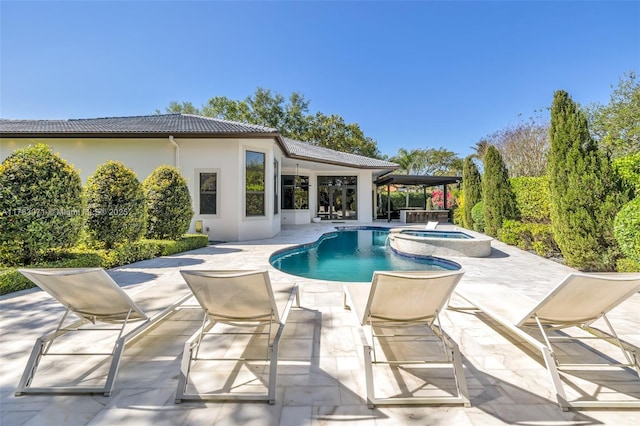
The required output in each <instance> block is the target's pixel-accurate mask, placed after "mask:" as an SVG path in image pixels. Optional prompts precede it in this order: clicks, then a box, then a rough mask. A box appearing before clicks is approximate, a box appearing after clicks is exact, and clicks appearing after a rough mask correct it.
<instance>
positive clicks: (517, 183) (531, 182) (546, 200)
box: [510, 176, 551, 223]
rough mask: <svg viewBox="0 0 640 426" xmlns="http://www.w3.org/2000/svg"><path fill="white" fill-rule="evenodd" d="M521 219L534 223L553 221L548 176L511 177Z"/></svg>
mask: <svg viewBox="0 0 640 426" xmlns="http://www.w3.org/2000/svg"><path fill="white" fill-rule="evenodd" d="M510 182H511V188H512V190H513V193H514V194H515V197H516V205H517V209H518V212H519V213H520V220H522V221H523V222H533V223H551V216H550V211H549V209H550V206H551V199H550V197H549V183H548V181H547V177H546V176H540V177H516V178H511V180H510Z"/></svg>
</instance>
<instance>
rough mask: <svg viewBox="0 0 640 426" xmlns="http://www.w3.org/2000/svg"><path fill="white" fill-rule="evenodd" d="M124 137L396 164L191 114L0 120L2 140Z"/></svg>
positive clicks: (352, 163) (365, 164) (353, 163)
mask: <svg viewBox="0 0 640 426" xmlns="http://www.w3.org/2000/svg"><path fill="white" fill-rule="evenodd" d="M78 135H82V136H85V137H91V136H94V137H99V136H103V137H125V136H134V135H137V136H143V135H144V136H169V135H173V136H197V137H207V136H224V135H246V136H249V137H250V136H256V135H260V136H270V137H271V136H272V137H274V138H276V140H277V141H278V142H279V143H280V144H281V146H282V148H283V149H284V151H285V154H286V155H287V156H288V157H292V158H299V159H303V160H309V161H314V162H320V163H327V164H335V165H344V166H348V167H357V168H371V169H395V168H397V167H398V165H397V164H395V163H391V162H388V161H384V160H377V159H375V158H369V157H364V156H362V155H356V154H349V153H344V152H339V151H334V150H332V149H329V148H323V147H320V146H315V145H311V144H309V143H305V142H300V141H295V140H292V139H288V138H283V137H281V135H280V133H279V132H278V130H277V129H273V128H270V127H265V126H258V125H254V124H245V123H239V122H235V121H229V120H222V119H218V118H211V117H203V116H199V115H192V114H161V115H142V116H133V117H105V118H82V119H68V120H8V119H0V136H3V137H38V136H40V137H47V136H53V137H65V136H68V137H71V136H78Z"/></svg>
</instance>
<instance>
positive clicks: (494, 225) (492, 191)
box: [482, 146, 518, 237]
mask: <svg viewBox="0 0 640 426" xmlns="http://www.w3.org/2000/svg"><path fill="white" fill-rule="evenodd" d="M482 201H483V204H484V232H485V233H486V234H487V235H491V236H494V237H495V236H496V235H497V234H498V229H500V227H501V226H502V222H503V221H504V220H506V219H516V218H517V215H518V214H517V207H516V198H515V195H514V194H513V191H512V190H511V185H510V183H509V173H508V171H507V168H506V167H505V165H504V163H503V162H502V157H501V155H500V153H499V152H498V150H497V149H496V148H495V147H494V146H489V148H487V153H486V155H485V157H484V176H483V178H482Z"/></svg>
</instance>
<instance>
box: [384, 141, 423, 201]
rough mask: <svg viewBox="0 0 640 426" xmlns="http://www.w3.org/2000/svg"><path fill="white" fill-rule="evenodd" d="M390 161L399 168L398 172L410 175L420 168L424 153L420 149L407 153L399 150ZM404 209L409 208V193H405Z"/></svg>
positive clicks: (402, 149)
mask: <svg viewBox="0 0 640 426" xmlns="http://www.w3.org/2000/svg"><path fill="white" fill-rule="evenodd" d="M390 161H392V162H394V163H396V164H398V165H399V166H400V171H401V172H404V173H405V174H406V175H410V174H411V172H414V171H418V170H420V169H421V168H422V164H423V163H424V151H422V150H421V149H412V150H411V151H407V150H406V149H404V148H400V149H399V150H398V153H397V154H396V155H395V156H393V157H391V159H390ZM405 207H409V192H408V191H407V192H406V201H405Z"/></svg>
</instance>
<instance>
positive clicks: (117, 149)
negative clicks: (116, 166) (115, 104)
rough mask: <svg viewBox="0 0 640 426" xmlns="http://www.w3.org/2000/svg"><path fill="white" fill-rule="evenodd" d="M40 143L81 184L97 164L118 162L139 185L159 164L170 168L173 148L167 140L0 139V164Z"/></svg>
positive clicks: (94, 169)
mask: <svg viewBox="0 0 640 426" xmlns="http://www.w3.org/2000/svg"><path fill="white" fill-rule="evenodd" d="M37 143H44V144H46V145H48V146H49V147H50V148H51V150H52V151H53V152H55V153H58V154H60V157H61V158H63V159H64V160H67V162H68V163H69V164H72V165H73V166H74V167H75V168H76V169H77V170H78V171H79V173H80V177H81V178H82V182H83V183H85V182H86V181H87V178H88V177H89V176H91V175H92V174H93V173H94V172H95V171H96V169H97V168H98V166H99V165H101V164H103V163H105V162H107V161H109V160H114V161H121V162H122V163H123V164H124V165H125V166H127V167H129V168H130V169H131V170H133V171H134V172H135V173H136V174H137V175H138V179H139V180H140V182H142V181H144V180H145V179H146V178H147V176H149V174H150V173H151V172H152V171H153V170H154V169H155V168H156V167H158V166H160V165H174V151H175V150H174V148H173V146H172V145H171V143H170V142H169V139H97V138H96V139H86V138H82V139H79V138H78V139H45V138H32V139H0V161H2V160H4V159H5V158H7V157H8V156H9V155H11V153H12V152H13V151H15V150H16V149H21V148H26V147H27V146H29V145H35V144H37Z"/></svg>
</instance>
